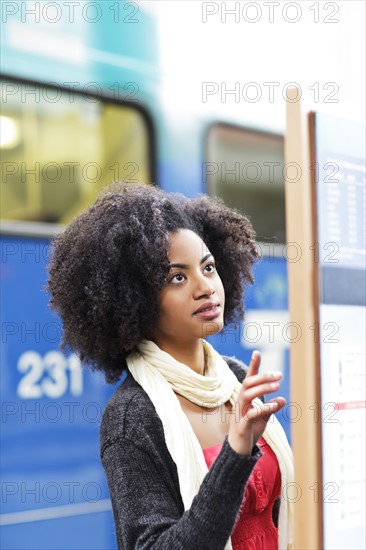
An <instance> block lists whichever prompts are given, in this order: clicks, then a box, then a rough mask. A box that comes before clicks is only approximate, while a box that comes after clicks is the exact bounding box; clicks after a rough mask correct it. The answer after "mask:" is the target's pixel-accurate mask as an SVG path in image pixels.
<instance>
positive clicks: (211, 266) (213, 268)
mask: <svg viewBox="0 0 366 550" xmlns="http://www.w3.org/2000/svg"><path fill="white" fill-rule="evenodd" d="M207 268H209V270H208V273H213V272H214V271H215V264H212V263H211V264H207V265H206V266H205V269H207Z"/></svg>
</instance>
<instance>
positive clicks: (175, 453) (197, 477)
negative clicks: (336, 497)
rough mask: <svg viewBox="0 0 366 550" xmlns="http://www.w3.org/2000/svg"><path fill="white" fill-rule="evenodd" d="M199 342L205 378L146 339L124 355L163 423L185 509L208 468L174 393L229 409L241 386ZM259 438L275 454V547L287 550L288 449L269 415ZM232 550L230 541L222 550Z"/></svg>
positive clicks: (289, 528)
mask: <svg viewBox="0 0 366 550" xmlns="http://www.w3.org/2000/svg"><path fill="white" fill-rule="evenodd" d="M202 342H203V346H204V352H205V355H206V359H207V369H206V374H205V376H202V375H200V374H198V373H196V372H195V371H194V370H193V369H191V368H190V367H188V366H187V365H184V364H183V363H180V362H179V361H176V359H174V357H172V356H171V355H170V354H169V353H166V352H165V351H163V350H161V349H160V348H159V347H158V346H157V345H156V344H155V343H154V342H152V341H151V340H141V342H139V344H138V345H137V350H136V351H134V352H132V353H130V354H129V355H128V357H127V366H128V369H129V371H130V373H131V374H132V376H133V378H134V379H135V380H136V382H137V383H138V384H140V386H141V387H142V388H143V389H144V390H145V392H146V393H147V394H148V396H149V398H150V399H151V401H152V403H153V405H154V407H155V410H156V412H157V414H158V416H159V417H160V419H161V421H162V424H163V428H164V435H165V440H166V445H167V447H168V450H169V452H170V454H171V456H172V458H173V460H174V462H175V464H176V466H177V471H178V479H179V486H180V492H181V496H182V500H183V503H184V509H185V510H188V509H189V508H190V506H191V503H192V500H193V498H194V497H195V495H196V494H197V493H198V491H199V488H200V485H201V483H202V481H203V478H204V477H205V475H206V474H207V472H208V468H207V465H206V462H205V458H204V454H203V451H202V448H201V446H200V444H199V441H198V439H197V437H196V435H195V433H194V431H193V429H192V427H191V424H190V422H189V420H188V418H187V416H186V415H185V413H184V412H183V410H182V408H181V405H180V402H179V400H178V398H177V396H176V395H175V393H174V392H177V393H178V394H180V395H183V396H184V397H186V398H187V399H189V400H190V401H191V402H193V403H196V404H197V405H200V406H204V407H207V408H215V407H219V406H220V405H222V404H224V403H226V402H227V401H229V402H230V403H231V404H232V405H233V406H234V405H235V402H236V400H237V397H238V394H239V390H240V388H241V385H242V384H241V383H240V382H239V380H238V379H237V378H236V376H235V374H234V373H233V372H232V371H231V369H230V367H229V366H228V365H227V363H226V362H225V361H224V359H223V358H222V357H221V355H220V354H219V353H218V352H217V351H216V350H215V349H214V348H213V347H212V346H211V344H209V343H208V342H207V341H206V340H202ZM173 390H174V391H173ZM254 403H255V401H253V404H254ZM177 433H179V434H180V437H177V436H176V434H177ZM263 437H264V439H265V440H266V442H267V443H268V444H269V445H270V447H271V448H272V450H273V451H274V453H275V454H276V457H277V460H278V463H279V467H280V471H281V484H282V491H281V506H280V513H279V522H278V548H279V550H288V548H291V547H292V545H293V526H292V524H293V510H292V506H291V504H290V502H289V499H288V498H286V497H287V487H288V484H291V483H292V482H293V479H294V471H293V456H292V451H291V448H290V446H289V444H288V441H287V438H286V435H285V433H284V431H283V428H282V426H281V425H280V423H279V422H278V420H277V419H276V417H275V416H274V415H272V416H271V418H270V420H269V421H268V422H267V427H266V429H265V431H264V433H263ZM231 548H232V545H231V539H230V538H229V540H228V541H227V543H226V546H225V550H229V549H231Z"/></svg>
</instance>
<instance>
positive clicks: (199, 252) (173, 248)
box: [168, 229, 210, 262]
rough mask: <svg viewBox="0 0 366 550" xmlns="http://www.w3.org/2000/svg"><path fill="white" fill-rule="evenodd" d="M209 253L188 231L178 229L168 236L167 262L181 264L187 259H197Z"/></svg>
mask: <svg viewBox="0 0 366 550" xmlns="http://www.w3.org/2000/svg"><path fill="white" fill-rule="evenodd" d="M209 253H210V250H209V249H208V247H207V245H206V243H204V241H203V240H202V239H201V237H199V235H197V233H194V231H191V230H190V229H179V230H178V231H175V232H174V233H171V234H170V236H169V245H168V258H169V261H171V262H172V261H177V262H178V261H179V262H183V261H184V260H188V259H196V258H197V259H198V260H199V261H200V260H201V259H202V257H204V256H206V255H207V254H209Z"/></svg>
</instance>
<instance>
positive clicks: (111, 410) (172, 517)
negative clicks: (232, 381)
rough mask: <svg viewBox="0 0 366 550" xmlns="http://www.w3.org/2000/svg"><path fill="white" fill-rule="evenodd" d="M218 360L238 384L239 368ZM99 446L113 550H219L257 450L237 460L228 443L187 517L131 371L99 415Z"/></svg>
mask: <svg viewBox="0 0 366 550" xmlns="http://www.w3.org/2000/svg"><path fill="white" fill-rule="evenodd" d="M224 359H225V361H226V362H227V364H228V365H229V367H230V368H231V370H232V371H233V372H234V374H235V375H236V376H237V378H238V380H239V381H242V380H243V379H244V377H245V374H246V367H245V365H244V364H243V363H241V362H240V361H238V360H237V359H235V358H233V357H232V358H229V357H224ZM177 437H179V433H177ZM100 445H101V450H100V454H101V461H102V464H103V467H104V470H105V473H106V476H107V481H108V486H109V491H110V496H111V501H112V508H113V515H114V522H115V529H116V536H117V544H118V549H119V550H121V549H124V550H137V549H138V550H140V549H141V550H143V549H144V550H145V549H154V550H155V549H156V550H223V549H224V547H225V543H226V541H227V540H228V538H229V536H230V534H231V532H232V530H233V527H234V524H235V519H236V516H237V513H238V511H239V508H240V504H241V502H242V500H243V494H244V490H245V486H246V483H247V481H248V479H249V477H250V474H251V472H252V469H253V467H254V465H255V464H256V462H257V460H258V459H259V458H260V457H261V451H260V449H259V448H258V447H257V446H255V447H254V448H253V452H252V456H250V457H247V456H243V455H239V454H238V453H236V452H235V451H234V450H233V449H232V448H231V447H230V445H229V442H228V440H227V436H226V437H225V440H224V443H223V446H222V449H221V451H220V453H219V455H218V456H217V458H216V460H215V461H214V463H213V464H212V466H211V468H210V469H209V471H208V473H207V474H206V476H205V478H204V480H203V482H202V485H201V487H200V490H199V492H198V493H197V495H196V496H195V497H194V499H193V501H192V505H191V507H190V509H189V510H187V511H186V512H185V511H184V505H183V501H182V497H181V494H180V491H179V481H178V473H177V467H176V465H175V462H174V461H173V459H172V457H171V455H170V453H169V451H168V448H167V446H166V443H165V437H164V431H163V424H162V422H161V420H160V418H159V416H158V415H157V413H156V411H155V408H154V405H153V403H152V401H151V400H150V398H149V397H148V395H147V393H146V392H145V391H144V390H143V389H142V387H141V386H140V385H139V384H137V382H136V381H135V380H134V378H133V377H132V375H131V374H130V373H129V372H128V374H127V377H126V379H125V381H124V382H123V383H122V384H121V385H120V386H119V387H118V388H117V390H116V391H115V393H114V395H113V396H112V397H111V399H110V400H109V402H108V404H107V406H106V408H105V410H104V413H103V418H102V422H101V428H100Z"/></svg>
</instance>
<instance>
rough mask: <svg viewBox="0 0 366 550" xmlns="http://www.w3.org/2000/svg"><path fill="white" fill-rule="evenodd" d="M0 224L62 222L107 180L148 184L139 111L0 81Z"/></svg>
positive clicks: (148, 140)
mask: <svg viewBox="0 0 366 550" xmlns="http://www.w3.org/2000/svg"><path fill="white" fill-rule="evenodd" d="M1 95H2V116H1V119H0V124H1V153H2V155H1V156H2V182H1V199H2V201H1V203H2V204H1V218H2V219H6V220H26V221H43V222H49V223H59V224H67V223H68V222H69V221H70V220H71V219H72V218H73V217H74V216H75V215H77V214H78V213H79V212H80V211H81V210H83V209H85V208H86V207H88V206H89V205H90V204H92V203H93V202H94V201H95V198H96V196H97V194H98V192H99V191H100V190H101V189H102V188H103V187H106V186H108V185H109V184H110V183H111V182H112V181H115V180H120V179H125V180H130V181H143V182H151V181H152V180H153V178H154V173H153V160H154V159H153V156H152V135H151V131H150V128H151V125H150V124H149V121H148V118H147V116H146V115H145V113H144V111H142V109H139V108H137V107H136V106H135V105H129V104H127V103H117V102H115V101H113V100H111V99H108V98H104V97H101V94H99V96H93V95H92V94H90V93H89V92H88V94H82V93H77V92H76V91H75V90H73V89H72V88H70V89H66V88H60V87H55V86H54V87H52V86H48V85H47V86H46V85H41V84H34V83H29V82H16V81H5V80H3V81H1Z"/></svg>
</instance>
